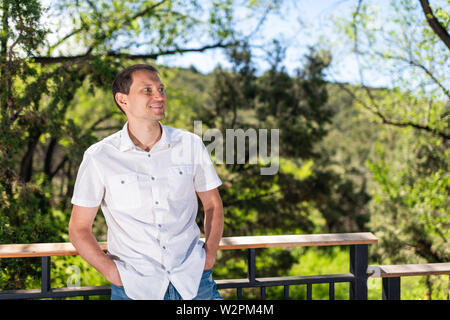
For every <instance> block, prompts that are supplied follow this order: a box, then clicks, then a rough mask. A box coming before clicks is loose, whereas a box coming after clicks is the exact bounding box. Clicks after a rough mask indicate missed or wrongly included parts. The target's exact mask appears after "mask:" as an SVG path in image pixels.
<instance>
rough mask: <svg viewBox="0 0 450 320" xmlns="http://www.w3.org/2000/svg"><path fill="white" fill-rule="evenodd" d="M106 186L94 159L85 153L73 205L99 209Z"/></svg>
mask: <svg viewBox="0 0 450 320" xmlns="http://www.w3.org/2000/svg"><path fill="white" fill-rule="evenodd" d="M104 191H105V185H104V183H103V179H102V177H101V174H100V172H99V170H98V168H97V166H96V164H95V161H94V159H92V156H91V155H90V154H88V153H86V152H85V153H84V156H83V161H82V162H81V164H80V168H79V169H78V174H77V179H76V180H75V187H74V191H73V196H72V201H71V202H72V204H74V205H77V206H82V207H98V206H99V205H100V203H101V202H102V200H103V195H104Z"/></svg>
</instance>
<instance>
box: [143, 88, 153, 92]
mask: <svg viewBox="0 0 450 320" xmlns="http://www.w3.org/2000/svg"><path fill="white" fill-rule="evenodd" d="M144 92H146V93H151V92H152V89H150V88H144Z"/></svg>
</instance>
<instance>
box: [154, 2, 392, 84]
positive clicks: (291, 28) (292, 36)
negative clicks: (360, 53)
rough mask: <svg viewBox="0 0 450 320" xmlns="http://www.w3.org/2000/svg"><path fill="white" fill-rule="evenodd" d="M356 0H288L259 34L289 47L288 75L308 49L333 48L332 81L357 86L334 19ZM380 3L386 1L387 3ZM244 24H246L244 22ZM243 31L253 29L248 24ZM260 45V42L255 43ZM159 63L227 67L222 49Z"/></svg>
mask: <svg viewBox="0 0 450 320" xmlns="http://www.w3.org/2000/svg"><path fill="white" fill-rule="evenodd" d="M356 2H357V1H352V0H314V1H309V0H299V1H286V2H285V3H284V4H283V6H282V7H281V8H280V11H279V12H278V13H277V14H272V15H271V16H269V17H268V19H267V20H266V22H265V24H264V27H263V28H262V29H260V32H259V34H260V35H262V36H263V37H264V38H265V40H267V39H278V40H281V41H282V42H283V43H284V44H286V45H287V49H286V57H285V60H284V66H285V67H286V69H287V70H288V72H289V73H291V74H292V73H294V70H295V69H297V68H299V67H301V65H302V58H303V56H304V54H305V53H306V52H307V51H308V46H319V47H321V48H325V49H330V50H331V51H332V53H333V60H332V65H331V66H330V68H329V70H328V74H327V77H328V78H329V80H334V81H340V82H350V83H357V82H358V81H359V74H358V66H357V64H356V62H355V58H354V56H353V55H352V54H350V48H348V47H347V48H345V46H343V45H342V44H343V43H342V41H341V39H342V35H338V33H337V31H336V29H335V25H334V20H333V17H334V16H342V17H343V16H346V17H350V16H351V12H352V11H353V9H354V7H355V4H356ZM381 2H386V1H385V0H383V1H381ZM241 21H245V20H244V19H243V20H241ZM239 27H240V29H242V30H246V29H251V25H249V24H246V23H245V22H243V23H242V25H241V26H239ZM255 42H256V43H258V41H255ZM254 54H255V61H254V62H255V64H256V66H257V69H258V71H259V72H262V71H264V70H266V69H267V68H268V64H267V63H266V62H265V61H264V53H263V52H262V50H257V49H256V50H255V51H254ZM157 62H158V63H159V64H166V65H170V66H180V67H189V66H191V65H193V66H195V67H196V68H197V69H198V70H199V71H201V72H203V73H209V72H211V71H212V70H213V69H214V68H215V67H216V66H217V64H218V63H220V64H222V65H225V66H227V65H228V64H227V61H226V56H225V55H224V54H223V50H221V49H217V50H211V51H208V52H206V53H187V54H183V55H177V56H166V57H160V58H158V60H157ZM369 82H370V83H371V84H372V85H375V86H384V85H385V84H386V83H385V82H384V81H382V79H380V78H378V79H370V81H369Z"/></svg>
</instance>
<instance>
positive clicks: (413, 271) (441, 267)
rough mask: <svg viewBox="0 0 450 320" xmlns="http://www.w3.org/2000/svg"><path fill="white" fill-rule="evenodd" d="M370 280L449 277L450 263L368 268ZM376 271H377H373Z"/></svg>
mask: <svg viewBox="0 0 450 320" xmlns="http://www.w3.org/2000/svg"><path fill="white" fill-rule="evenodd" d="M369 268H370V270H372V273H371V274H369V276H371V277H372V278H392V277H408V276H429V275H444V274H449V275H450V262H443V263H424V264H398V265H384V266H369ZM375 270H378V271H375Z"/></svg>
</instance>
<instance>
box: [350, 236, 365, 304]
mask: <svg viewBox="0 0 450 320" xmlns="http://www.w3.org/2000/svg"><path fill="white" fill-rule="evenodd" d="M368 259H369V255H368V245H367V244H357V245H351V246H350V272H351V273H352V274H353V276H354V280H353V281H352V282H350V299H351V300H367V266H368Z"/></svg>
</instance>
